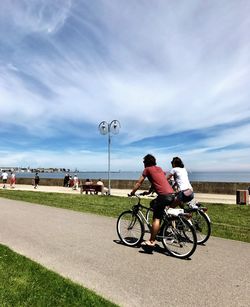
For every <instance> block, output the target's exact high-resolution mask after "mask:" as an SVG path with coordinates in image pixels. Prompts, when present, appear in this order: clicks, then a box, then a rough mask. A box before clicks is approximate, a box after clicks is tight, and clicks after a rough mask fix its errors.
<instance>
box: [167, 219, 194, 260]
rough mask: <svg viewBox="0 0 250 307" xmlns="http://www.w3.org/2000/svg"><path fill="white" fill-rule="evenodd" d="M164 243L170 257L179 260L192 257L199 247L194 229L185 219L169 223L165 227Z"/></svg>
mask: <svg viewBox="0 0 250 307" xmlns="http://www.w3.org/2000/svg"><path fill="white" fill-rule="evenodd" d="M162 235H163V239H162V243H163V245H164V247H165V248H166V250H167V251H168V252H169V254H170V255H172V256H174V257H177V258H188V257H190V256H191V255H192V254H193V253H194V251H195V249H196V246H197V237H196V233H195V229H194V227H193V226H192V225H191V224H190V223H189V221H188V220H186V219H185V218H180V217H178V218H177V219H176V220H173V221H167V222H166V224H165V225H164V226H163V233H162Z"/></svg>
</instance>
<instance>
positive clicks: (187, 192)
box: [167, 157, 194, 203]
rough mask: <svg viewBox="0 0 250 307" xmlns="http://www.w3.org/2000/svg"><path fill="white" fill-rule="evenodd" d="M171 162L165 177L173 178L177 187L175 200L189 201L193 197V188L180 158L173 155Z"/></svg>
mask: <svg viewBox="0 0 250 307" xmlns="http://www.w3.org/2000/svg"><path fill="white" fill-rule="evenodd" d="M171 164H172V167H173V168H172V169H171V171H170V174H169V175H168V177H167V179H168V180H169V179H171V178H173V179H174V181H175V183H176V185H177V187H178V190H179V193H178V194H177V200H178V201H180V202H181V203H186V202H189V201H191V200H192V199H193V198H194V193H193V188H192V186H191V183H190V181H189V179H188V173H187V170H186V169H185V167H184V164H183V162H182V160H181V159H180V158H179V157H174V158H173V160H172V161H171Z"/></svg>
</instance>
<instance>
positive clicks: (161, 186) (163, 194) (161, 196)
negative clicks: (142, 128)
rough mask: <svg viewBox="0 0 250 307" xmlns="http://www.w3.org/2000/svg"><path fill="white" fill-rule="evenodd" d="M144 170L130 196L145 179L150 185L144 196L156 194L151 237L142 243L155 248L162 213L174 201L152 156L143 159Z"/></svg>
mask: <svg viewBox="0 0 250 307" xmlns="http://www.w3.org/2000/svg"><path fill="white" fill-rule="evenodd" d="M143 163H144V166H145V168H144V170H143V173H142V175H141V176H140V178H139V179H138V181H137V183H136V184H135V186H134V188H133V190H132V191H131V193H130V195H134V194H135V192H136V191H137V190H138V189H139V188H140V186H141V185H142V183H143V181H144V180H145V178H148V180H149V181H150V183H151V188H150V190H149V192H145V193H144V194H145V195H147V194H150V193H151V192H152V191H155V192H156V193H157V198H156V199H155V200H154V201H153V203H152V205H153V223H152V228H151V235H150V239H149V241H145V242H143V244H142V245H144V246H150V247H154V246H155V240H156V235H157V233H158V232H159V230H160V221H161V218H162V216H163V213H164V209H165V207H166V206H169V205H171V204H172V202H173V201H174V190H173V188H172V187H171V186H170V184H169V182H168V180H167V178H166V174H165V172H163V170H162V169H161V168H160V167H159V166H157V165H156V159H155V157H154V156H152V155H150V154H148V155H146V156H145V157H144V159H143Z"/></svg>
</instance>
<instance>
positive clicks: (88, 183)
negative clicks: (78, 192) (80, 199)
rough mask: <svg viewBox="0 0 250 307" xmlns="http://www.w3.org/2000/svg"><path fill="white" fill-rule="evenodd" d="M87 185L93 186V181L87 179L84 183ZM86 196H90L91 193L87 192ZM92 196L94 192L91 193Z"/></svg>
mask: <svg viewBox="0 0 250 307" xmlns="http://www.w3.org/2000/svg"><path fill="white" fill-rule="evenodd" d="M84 184H85V185H91V184H93V181H92V180H91V179H89V178H87V179H86V180H85V182H84ZM85 194H89V191H85ZM90 194H92V192H90Z"/></svg>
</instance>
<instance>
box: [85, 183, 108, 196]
mask: <svg viewBox="0 0 250 307" xmlns="http://www.w3.org/2000/svg"><path fill="white" fill-rule="evenodd" d="M102 189H103V187H102V186H101V185H100V184H81V185H80V193H81V194H82V193H83V192H86V194H87V193H88V192H90V194H98V193H99V192H100V193H102Z"/></svg>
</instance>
